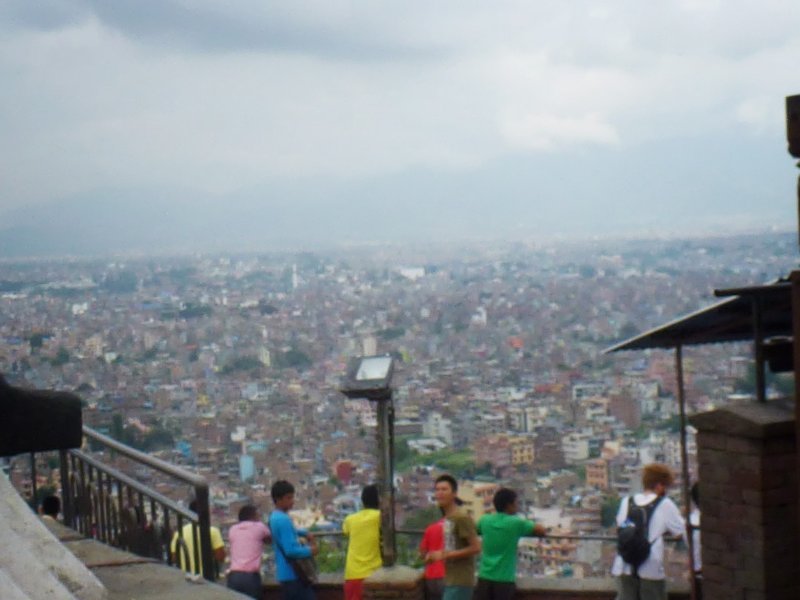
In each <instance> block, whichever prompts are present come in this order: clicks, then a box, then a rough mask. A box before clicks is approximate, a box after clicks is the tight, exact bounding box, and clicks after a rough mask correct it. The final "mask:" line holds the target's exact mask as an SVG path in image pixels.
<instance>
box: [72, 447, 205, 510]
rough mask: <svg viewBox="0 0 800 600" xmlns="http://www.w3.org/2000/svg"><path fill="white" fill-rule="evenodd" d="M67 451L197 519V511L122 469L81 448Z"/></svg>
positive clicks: (129, 485)
mask: <svg viewBox="0 0 800 600" xmlns="http://www.w3.org/2000/svg"><path fill="white" fill-rule="evenodd" d="M69 453H70V454H72V455H73V456H76V457H78V458H79V459H81V460H82V461H84V462H85V463H86V464H89V465H92V466H93V467H94V468H95V469H97V470H98V471H103V472H104V473H107V474H108V475H111V476H112V477H114V478H115V479H117V480H118V481H121V482H122V483H124V484H125V485H127V486H128V487H130V488H132V489H134V490H136V491H137V492H141V493H143V494H147V496H148V497H149V498H152V499H154V500H156V501H157V502H159V503H160V504H162V505H164V506H166V507H167V508H169V509H170V510H171V511H172V512H174V513H177V514H181V515H183V516H184V517H186V518H187V519H190V520H192V521H196V520H197V513H195V512H193V511H191V510H189V509H188V508H184V507H183V506H181V505H180V504H178V503H177V502H175V501H174V500H172V499H171V498H167V497H166V496H164V495H163V494H161V493H159V492H157V491H156V490H154V489H153V488H151V487H148V486H146V485H144V484H143V483H140V482H138V481H136V480H135V479H133V478H132V477H129V476H128V475H125V473H123V472H122V471H118V470H117V469H115V468H114V467H110V466H108V464H106V463H104V462H103V461H101V460H97V459H96V458H94V457H93V456H90V455H89V454H86V453H85V452H83V451H82V450H70V451H69Z"/></svg>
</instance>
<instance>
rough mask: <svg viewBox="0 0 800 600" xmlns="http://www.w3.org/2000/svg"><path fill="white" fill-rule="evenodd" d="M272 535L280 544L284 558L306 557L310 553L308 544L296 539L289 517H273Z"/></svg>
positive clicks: (310, 549)
mask: <svg viewBox="0 0 800 600" xmlns="http://www.w3.org/2000/svg"><path fill="white" fill-rule="evenodd" d="M272 537H273V538H274V539H275V542H276V543H277V544H278V545H279V546H280V551H282V552H283V553H284V554H285V555H286V558H308V557H309V556H311V554H312V548H311V547H310V546H304V545H302V544H301V543H300V542H298V541H297V533H296V530H295V528H294V526H293V525H292V522H291V520H290V519H289V517H288V516H287V517H285V518H282V519H275V521H274V522H273V529H272Z"/></svg>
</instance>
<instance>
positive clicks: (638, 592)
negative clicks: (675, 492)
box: [611, 463, 686, 600]
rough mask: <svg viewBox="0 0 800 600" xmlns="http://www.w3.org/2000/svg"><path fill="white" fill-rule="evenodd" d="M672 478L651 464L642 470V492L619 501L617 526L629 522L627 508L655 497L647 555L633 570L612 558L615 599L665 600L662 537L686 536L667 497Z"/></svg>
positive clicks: (664, 468)
mask: <svg viewBox="0 0 800 600" xmlns="http://www.w3.org/2000/svg"><path fill="white" fill-rule="evenodd" d="M674 481H675V476H674V475H673V473H672V470H671V469H670V468H669V467H668V466H667V465H662V464H658V463H653V464H649V465H645V467H644V469H643V470H642V487H644V491H643V492H641V493H639V494H634V495H633V496H629V497H626V498H623V499H622V502H621V503H620V506H619V511H618V512H617V527H621V526H622V525H623V524H624V523H625V521H627V520H628V505H629V503H630V502H631V500H632V501H633V503H634V504H635V505H636V506H641V507H645V506H647V505H649V504H650V503H651V502H655V501H656V500H657V499H658V498H661V500H660V501H659V502H658V504H657V505H656V506H655V509H654V510H653V511H652V515H651V516H650V519H649V523H648V534H647V540H648V541H649V542H650V555H649V556H648V557H647V559H646V560H645V561H644V562H643V563H642V564H641V565H639V567H638V568H637V569H634V568H633V567H632V566H631V565H629V564H628V563H626V562H625V561H624V560H623V559H622V557H621V556H619V554H618V555H617V557H616V558H615V559H614V566H613V567H612V569H611V574H612V575H614V576H615V577H617V587H618V590H619V595H618V596H617V600H666V598H667V585H666V574H665V573H664V535H665V534H668V533H669V534H671V535H676V536H678V535H679V536H683V537H684V538H685V536H686V525H685V523H684V521H683V517H682V516H681V512H680V510H678V507H677V506H676V505H675V503H674V502H673V501H672V500H670V499H669V498H667V497H666V494H667V489H668V488H669V487H670V486H671V485H672V484H673V483H674Z"/></svg>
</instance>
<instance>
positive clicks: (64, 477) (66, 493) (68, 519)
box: [58, 450, 75, 529]
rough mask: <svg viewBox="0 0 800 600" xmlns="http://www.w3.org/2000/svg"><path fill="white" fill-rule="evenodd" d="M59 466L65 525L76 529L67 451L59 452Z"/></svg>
mask: <svg viewBox="0 0 800 600" xmlns="http://www.w3.org/2000/svg"><path fill="white" fill-rule="evenodd" d="M58 466H59V470H60V471H61V475H60V476H61V507H62V512H63V513H64V524H65V525H67V526H68V527H72V528H73V529H74V528H75V523H74V522H73V521H74V516H75V515H74V512H73V510H72V487H71V485H70V480H69V458H68V456H67V451H66V450H59V451H58Z"/></svg>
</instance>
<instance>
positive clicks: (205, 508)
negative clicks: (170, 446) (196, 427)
mask: <svg viewBox="0 0 800 600" xmlns="http://www.w3.org/2000/svg"><path fill="white" fill-rule="evenodd" d="M83 434H84V437H85V438H88V439H89V440H90V442H91V443H92V445H101V446H104V447H105V448H108V449H109V450H110V451H112V452H113V453H115V455H119V456H123V457H125V458H126V459H129V460H132V461H134V462H135V463H138V465H140V466H144V467H148V468H150V469H153V470H155V471H159V472H160V473H163V474H165V475H167V476H169V477H170V478H172V480H177V481H178V482H180V483H182V484H186V485H187V486H191V487H192V488H193V491H194V499H195V502H196V509H197V511H196V512H194V511H192V510H187V509H186V508H184V507H182V506H180V505H179V504H177V503H176V502H175V501H173V500H171V499H170V498H167V497H166V496H164V495H162V494H160V493H158V492H157V491H155V490H153V489H152V488H150V487H148V486H147V485H144V484H142V483H140V482H139V481H136V480H135V479H133V478H132V477H130V476H128V475H126V474H125V473H122V472H121V471H119V470H117V469H115V468H113V467H111V466H109V465H108V464H106V463H104V462H102V461H100V460H98V459H96V458H95V457H93V456H91V455H89V454H87V453H85V452H83V451H81V450H62V451H61V453H60V454H61V461H60V463H61V487H62V500H63V514H64V523H65V524H66V525H67V526H69V527H72V528H73V529H76V530H78V531H80V532H81V533H83V534H84V535H86V536H88V537H93V538H96V539H98V540H100V541H101V542H104V543H106V544H109V545H111V546H115V547H118V548H122V549H123V550H128V551H130V552H134V553H136V554H139V555H140V556H145V557H149V558H153V559H156V560H159V561H162V562H166V563H167V564H170V565H173V564H176V565H178V566H180V567H181V568H182V569H183V570H185V571H186V572H187V573H192V574H194V575H197V576H202V577H204V578H206V579H209V580H213V579H215V578H216V565H215V563H214V555H213V549H212V547H211V527H210V515H209V497H208V482H206V480H205V478H203V477H200V476H199V475H196V474H194V473H190V472H189V471H186V470H185V469H182V468H180V467H177V466H175V465H172V464H170V463H168V462H166V461H163V460H161V459H159V458H155V457H153V456H150V455H148V454H145V453H144V452H140V451H138V450H136V449H134V448H131V447H130V446H127V445H125V444H122V443H120V442H118V441H116V440H114V439H112V438H110V437H108V436H106V435H103V434H101V433H98V432H97V431H95V430H93V429H91V428H90V427H86V426H84V428H83Z"/></svg>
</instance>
